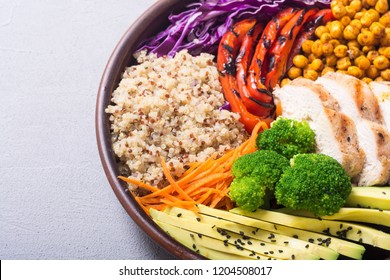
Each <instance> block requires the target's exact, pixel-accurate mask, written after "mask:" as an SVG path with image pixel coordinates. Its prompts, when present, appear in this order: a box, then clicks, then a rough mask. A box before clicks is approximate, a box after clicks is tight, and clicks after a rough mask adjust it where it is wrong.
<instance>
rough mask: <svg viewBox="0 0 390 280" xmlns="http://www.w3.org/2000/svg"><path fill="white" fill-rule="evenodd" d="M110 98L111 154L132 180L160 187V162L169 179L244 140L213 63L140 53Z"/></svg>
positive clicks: (209, 57) (202, 58)
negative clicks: (162, 162)
mask: <svg viewBox="0 0 390 280" xmlns="http://www.w3.org/2000/svg"><path fill="white" fill-rule="evenodd" d="M136 58H137V61H138V64H137V65H134V66H131V67H129V68H127V69H126V71H125V73H124V74H123V79H122V80H121V82H120V84H119V86H118V88H117V89H116V90H115V91H114V92H113V94H112V104H111V105H110V106H108V108H107V109H106V112H107V113H109V114H110V122H111V135H112V143H113V150H114V152H115V154H116V155H117V157H118V159H119V160H120V162H121V163H122V164H123V166H125V167H126V168H127V169H128V171H129V173H128V174H126V176H127V175H130V176H131V177H133V178H136V179H139V180H142V181H143V182H145V183H148V184H151V185H154V186H158V187H160V188H161V187H163V186H165V185H167V182H166V180H165V179H164V175H163V171H162V167H161V164H160V157H162V158H164V159H165V161H166V162H167V166H168V167H169V169H170V172H171V174H172V175H173V176H174V178H177V177H179V176H180V175H182V174H183V172H184V171H185V170H186V164H188V163H190V162H195V161H204V160H206V159H207V158H208V157H210V156H212V155H213V154H215V153H217V154H218V155H222V154H223V153H224V152H225V151H226V150H230V149H232V148H235V147H237V146H239V145H240V144H241V143H242V142H244V141H245V140H246V139H247V138H248V135H247V133H246V131H245V129H244V127H243V125H242V124H241V123H240V122H239V121H238V119H239V115H238V114H235V113H232V112H230V111H227V110H220V107H221V106H222V105H223V104H224V97H223V94H222V92H221V85H220V83H219V80H218V72H217V69H216V67H215V63H214V62H213V59H214V57H213V56H212V55H210V54H206V53H203V54H201V55H199V56H196V57H193V56H191V55H190V54H188V52H187V51H181V52H179V53H177V54H176V56H175V57H174V58H168V57H160V58H157V57H156V55H154V54H149V55H148V54H147V53H146V52H141V53H138V54H137V57H136Z"/></svg>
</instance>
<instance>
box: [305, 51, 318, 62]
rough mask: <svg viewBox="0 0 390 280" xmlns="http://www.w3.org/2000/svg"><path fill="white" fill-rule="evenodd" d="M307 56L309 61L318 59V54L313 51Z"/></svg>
mask: <svg viewBox="0 0 390 280" xmlns="http://www.w3.org/2000/svg"><path fill="white" fill-rule="evenodd" d="M307 58H308V59H309V63H312V62H313V61H314V60H315V59H317V56H316V55H314V54H313V53H311V54H309V56H308V57H307Z"/></svg>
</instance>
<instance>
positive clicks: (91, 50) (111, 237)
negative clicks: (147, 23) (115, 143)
mask: <svg viewBox="0 0 390 280" xmlns="http://www.w3.org/2000/svg"><path fill="white" fill-rule="evenodd" d="M154 1H155V0H142V1H141V0H110V1H106V0H65V1H63V0H34V1H32V0H13V1H9V0H0V89H1V92H0V98H1V99H0V100H1V102H0V120H1V130H0V259H170V258H172V257H171V256H170V255H168V254H166V253H165V252H163V251H162V249H160V248H159V247H157V246H156V245H155V244H154V243H153V242H152V241H151V240H150V239H149V237H148V236H147V235H146V234H144V233H143V232H142V231H141V230H140V229H139V228H138V227H137V226H136V224H135V223H134V222H133V221H132V220H131V218H130V217H129V216H128V215H127V214H126V212H125V211H124V209H123V208H122V206H121V205H120V203H119V202H118V201H117V199H116V197H115V196H114V193H113V192H112V190H111V188H110V186H109V184H108V181H107V180H106V177H105V175H104V172H103V169H102V167H101V163H100V159H99V156H98V151H97V146H96V140H95V127H94V110H95V102H96V94H97V89H98V85H99V81H100V78H101V75H102V73H103V70H104V67H105V64H106V62H107V60H108V58H109V56H110V54H111V52H112V50H113V49H114V47H115V45H116V43H117V42H118V41H119V39H120V37H121V36H122V34H123V33H124V32H125V31H126V30H127V28H128V27H129V26H130V25H131V23H132V22H133V21H134V20H135V19H136V18H137V17H138V16H139V15H141V13H142V12H144V11H145V10H146V9H147V8H148V7H149V6H151V5H152V4H153V2H154Z"/></svg>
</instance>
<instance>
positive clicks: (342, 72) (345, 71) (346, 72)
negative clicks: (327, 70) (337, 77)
mask: <svg viewBox="0 0 390 280" xmlns="http://www.w3.org/2000/svg"><path fill="white" fill-rule="evenodd" d="M336 72H337V73H341V74H348V71H347V70H337V71H336Z"/></svg>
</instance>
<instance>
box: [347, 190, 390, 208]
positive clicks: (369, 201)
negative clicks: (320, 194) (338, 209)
mask: <svg viewBox="0 0 390 280" xmlns="http://www.w3.org/2000/svg"><path fill="white" fill-rule="evenodd" d="M345 206H348V207H365V208H374V209H381V210H390V187H387V186H386V187H374V186H373V187H371V186H365V187H352V191H351V194H350V195H349V196H348V198H347V201H346V203H345Z"/></svg>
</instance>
